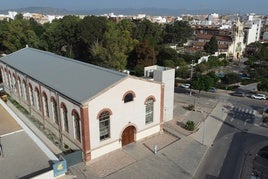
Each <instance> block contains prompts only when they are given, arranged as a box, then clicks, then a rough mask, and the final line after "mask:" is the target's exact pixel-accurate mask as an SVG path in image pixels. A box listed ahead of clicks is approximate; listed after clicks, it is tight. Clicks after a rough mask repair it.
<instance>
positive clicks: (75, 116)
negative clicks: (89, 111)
mask: <svg viewBox="0 0 268 179" xmlns="http://www.w3.org/2000/svg"><path fill="white" fill-rule="evenodd" d="M73 119H74V138H75V139H76V140H78V141H80V142H81V132H80V119H79V115H78V114H77V112H75V111H74V112H73Z"/></svg>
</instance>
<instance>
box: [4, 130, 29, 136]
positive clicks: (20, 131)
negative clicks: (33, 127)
mask: <svg viewBox="0 0 268 179" xmlns="http://www.w3.org/2000/svg"><path fill="white" fill-rule="evenodd" d="M23 131H24V130H23V129H20V130H17V131H14V132H10V133H7V134H3V135H0V137H6V136H9V135H12V134H16V133H19V132H23Z"/></svg>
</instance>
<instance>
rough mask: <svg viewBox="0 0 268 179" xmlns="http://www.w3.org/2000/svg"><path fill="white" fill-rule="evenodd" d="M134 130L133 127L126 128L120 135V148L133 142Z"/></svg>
mask: <svg viewBox="0 0 268 179" xmlns="http://www.w3.org/2000/svg"><path fill="white" fill-rule="evenodd" d="M135 132H136V128H135V127H134V126H128V127H127V128H125V130H124V131H123V133H122V146H125V145H127V144H130V143H132V142H134V140H135Z"/></svg>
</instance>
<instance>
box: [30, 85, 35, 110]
mask: <svg viewBox="0 0 268 179" xmlns="http://www.w3.org/2000/svg"><path fill="white" fill-rule="evenodd" d="M29 93H30V103H31V105H32V106H34V95H33V87H32V85H31V84H29Z"/></svg>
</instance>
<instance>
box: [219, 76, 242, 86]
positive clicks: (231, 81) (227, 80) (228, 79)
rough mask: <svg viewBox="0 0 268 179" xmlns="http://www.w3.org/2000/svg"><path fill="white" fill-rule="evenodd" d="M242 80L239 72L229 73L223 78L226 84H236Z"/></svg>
mask: <svg viewBox="0 0 268 179" xmlns="http://www.w3.org/2000/svg"><path fill="white" fill-rule="evenodd" d="M240 81H241V77H240V75H239V74H237V73H227V74H225V75H224V77H223V78H222V82H223V83H224V84H234V83H238V82H240Z"/></svg>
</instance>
